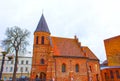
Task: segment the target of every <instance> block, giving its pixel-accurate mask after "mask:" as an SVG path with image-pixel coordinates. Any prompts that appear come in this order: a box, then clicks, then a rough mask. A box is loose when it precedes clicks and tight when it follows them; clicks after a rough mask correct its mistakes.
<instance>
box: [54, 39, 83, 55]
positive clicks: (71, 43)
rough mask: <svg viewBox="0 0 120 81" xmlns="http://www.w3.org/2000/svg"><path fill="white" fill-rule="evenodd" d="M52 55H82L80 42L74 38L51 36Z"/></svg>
mask: <svg viewBox="0 0 120 81" xmlns="http://www.w3.org/2000/svg"><path fill="white" fill-rule="evenodd" d="M52 44H53V51H54V56H77V57H84V54H83V52H82V50H81V48H80V44H79V43H78V42H77V40H76V39H72V38H61V37H52Z"/></svg>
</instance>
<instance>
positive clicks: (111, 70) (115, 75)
mask: <svg viewBox="0 0 120 81" xmlns="http://www.w3.org/2000/svg"><path fill="white" fill-rule="evenodd" d="M101 77H102V81H120V66H106V67H102V68H101Z"/></svg>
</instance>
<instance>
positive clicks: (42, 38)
mask: <svg viewBox="0 0 120 81" xmlns="http://www.w3.org/2000/svg"><path fill="white" fill-rule="evenodd" d="M41 44H44V36H42V37H41Z"/></svg>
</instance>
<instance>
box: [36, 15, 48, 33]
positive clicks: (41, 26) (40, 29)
mask: <svg viewBox="0 0 120 81" xmlns="http://www.w3.org/2000/svg"><path fill="white" fill-rule="evenodd" d="M35 32H47V33H50V31H49V28H48V25H47V22H46V20H45V18H44V15H43V14H42V16H41V18H40V21H39V23H38V25H37V28H36V30H35Z"/></svg>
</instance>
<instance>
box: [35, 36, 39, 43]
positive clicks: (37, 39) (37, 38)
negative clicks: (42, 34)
mask: <svg viewBox="0 0 120 81" xmlns="http://www.w3.org/2000/svg"><path fill="white" fill-rule="evenodd" d="M38 41H39V37H38V36H37V37H36V44H38Z"/></svg>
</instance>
